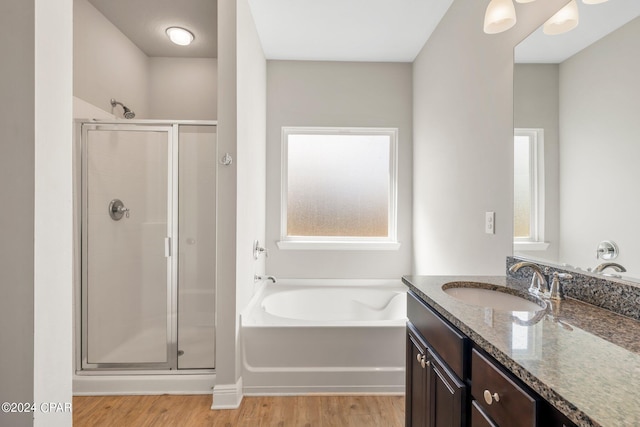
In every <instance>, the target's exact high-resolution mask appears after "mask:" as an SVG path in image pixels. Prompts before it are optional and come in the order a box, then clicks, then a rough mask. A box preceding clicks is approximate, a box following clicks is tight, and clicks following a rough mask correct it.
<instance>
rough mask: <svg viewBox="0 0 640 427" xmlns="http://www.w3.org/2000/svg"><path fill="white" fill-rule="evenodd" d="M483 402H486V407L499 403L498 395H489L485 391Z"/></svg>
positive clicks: (488, 392) (487, 391) (489, 393)
mask: <svg viewBox="0 0 640 427" xmlns="http://www.w3.org/2000/svg"><path fill="white" fill-rule="evenodd" d="M484 401H485V402H487V405H491V404H492V403H493V402H500V395H499V394H498V393H493V394H491V392H490V391H489V390H485V391H484Z"/></svg>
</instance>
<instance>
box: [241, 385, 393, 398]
mask: <svg viewBox="0 0 640 427" xmlns="http://www.w3.org/2000/svg"><path fill="white" fill-rule="evenodd" d="M404 392H405V389H404V386H339V385H338V386H247V387H245V388H244V395H245V396H301V395H308V394H319V395H323V394H324V395H328V394H330V395H404Z"/></svg>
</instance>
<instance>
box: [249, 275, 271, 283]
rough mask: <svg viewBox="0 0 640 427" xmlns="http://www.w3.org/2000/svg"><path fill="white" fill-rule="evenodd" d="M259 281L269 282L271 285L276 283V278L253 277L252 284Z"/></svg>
mask: <svg viewBox="0 0 640 427" xmlns="http://www.w3.org/2000/svg"><path fill="white" fill-rule="evenodd" d="M261 280H271V281H272V282H273V283H276V278H275V277H273V276H258V275H257V274H256V275H255V276H253V281H254V282H259V281H261Z"/></svg>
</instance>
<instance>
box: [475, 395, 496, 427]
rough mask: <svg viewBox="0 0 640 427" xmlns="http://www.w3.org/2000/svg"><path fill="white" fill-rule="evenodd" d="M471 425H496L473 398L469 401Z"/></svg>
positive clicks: (484, 426)
mask: <svg viewBox="0 0 640 427" xmlns="http://www.w3.org/2000/svg"><path fill="white" fill-rule="evenodd" d="M471 427H496V425H495V424H494V423H493V421H491V420H490V419H489V417H487V416H486V415H485V414H484V412H482V409H480V406H479V405H478V402H476V401H475V400H474V401H473V402H471Z"/></svg>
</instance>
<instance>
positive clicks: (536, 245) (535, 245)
mask: <svg viewBox="0 0 640 427" xmlns="http://www.w3.org/2000/svg"><path fill="white" fill-rule="evenodd" d="M548 247H549V243H548V242H513V250H514V251H546V250H547V248H548Z"/></svg>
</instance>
